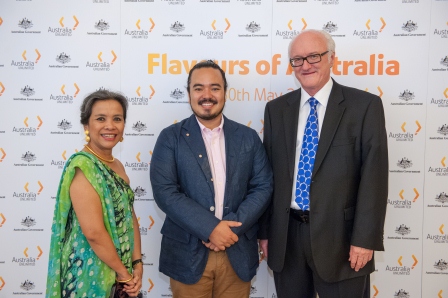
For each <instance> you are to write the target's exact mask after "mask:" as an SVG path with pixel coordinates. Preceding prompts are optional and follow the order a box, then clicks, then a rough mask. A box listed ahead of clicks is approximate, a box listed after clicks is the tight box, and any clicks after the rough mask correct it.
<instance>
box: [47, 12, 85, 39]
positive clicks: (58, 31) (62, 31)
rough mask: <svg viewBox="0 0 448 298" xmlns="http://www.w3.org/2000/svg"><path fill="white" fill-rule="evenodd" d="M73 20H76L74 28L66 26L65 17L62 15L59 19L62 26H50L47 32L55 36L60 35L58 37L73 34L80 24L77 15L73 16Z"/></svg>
mask: <svg viewBox="0 0 448 298" xmlns="http://www.w3.org/2000/svg"><path fill="white" fill-rule="evenodd" d="M73 20H74V21H75V22H74V25H73V28H69V27H66V26H65V24H64V17H61V18H60V19H59V26H60V27H48V30H47V32H48V33H50V34H52V35H54V36H58V37H59V36H72V34H73V31H74V30H76V27H78V24H79V21H78V19H77V18H76V16H73Z"/></svg>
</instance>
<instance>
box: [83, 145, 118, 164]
mask: <svg viewBox="0 0 448 298" xmlns="http://www.w3.org/2000/svg"><path fill="white" fill-rule="evenodd" d="M84 147H86V148H87V150H89V151H90V152H92V154H93V155H95V156H96V157H98V158H99V159H100V160H102V161H105V162H113V161H114V160H115V157H113V156H112V159H105V158H103V157H101V156H99V155H98V154H97V153H96V152H95V151H93V150H92V148H90V147H89V146H88V145H87V144H85V145H84Z"/></svg>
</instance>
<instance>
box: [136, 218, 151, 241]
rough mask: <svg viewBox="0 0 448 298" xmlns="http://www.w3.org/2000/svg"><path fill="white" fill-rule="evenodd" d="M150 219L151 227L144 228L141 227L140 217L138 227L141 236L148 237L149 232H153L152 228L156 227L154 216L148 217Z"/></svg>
mask: <svg viewBox="0 0 448 298" xmlns="http://www.w3.org/2000/svg"><path fill="white" fill-rule="evenodd" d="M148 218H149V222H150V224H149V226H147V227H144V226H141V225H140V217H138V218H137V219H138V226H139V230H140V235H142V236H147V235H148V230H151V228H152V227H153V226H154V219H153V218H152V216H151V215H150V216H148Z"/></svg>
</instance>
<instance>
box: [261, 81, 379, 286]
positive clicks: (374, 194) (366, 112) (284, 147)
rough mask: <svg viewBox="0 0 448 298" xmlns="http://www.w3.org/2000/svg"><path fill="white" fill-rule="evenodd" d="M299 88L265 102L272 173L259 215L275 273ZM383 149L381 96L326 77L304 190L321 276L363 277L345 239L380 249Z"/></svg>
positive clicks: (280, 259) (280, 260) (281, 255)
mask: <svg viewBox="0 0 448 298" xmlns="http://www.w3.org/2000/svg"><path fill="white" fill-rule="evenodd" d="M300 97H301V93H300V89H299V90H296V91H293V92H290V93H288V94H285V95H283V96H281V97H279V98H277V99H274V100H273V101H271V102H269V103H268V104H267V105H266V109H265V118H264V119H265V120H264V146H265V148H266V151H267V153H268V157H269V160H270V162H271V165H272V169H273V172H274V192H273V200H272V203H271V206H270V207H269V209H268V210H267V211H266V213H265V214H264V215H263V217H262V218H261V219H260V224H261V230H260V232H259V238H260V239H269V241H268V246H269V247H268V252H269V256H268V265H269V266H270V268H271V269H272V270H274V271H277V272H279V271H281V270H282V268H283V264H284V259H285V251H286V249H288V248H287V247H286V240H287V234H288V233H287V230H288V220H289V209H290V204H291V197H292V193H291V192H292V187H293V183H295V180H296V179H295V177H293V175H294V167H296V166H297V165H296V164H295V147H296V139H297V123H298V113H299V106H300ZM387 194H388V152H387V134H386V130H385V120H384V111H383V106H382V103H381V99H380V98H379V97H378V96H375V95H373V94H370V93H367V92H364V91H360V90H357V89H353V88H349V87H345V86H341V85H339V84H338V83H336V82H334V84H333V88H332V90H331V94H330V97H329V100H328V106H327V109H326V112H325V118H324V122H323V126H322V131H321V134H320V138H319V146H318V149H317V155H316V160H315V164H314V169H313V175H312V183H311V189H310V201H311V202H310V232H311V248H312V253H313V259H314V262H315V265H316V269H317V273H318V274H319V276H320V277H321V278H322V279H324V280H325V281H326V282H336V281H340V280H344V279H348V278H352V277H355V276H360V275H366V274H369V273H371V272H372V271H373V270H374V261H373V260H372V261H371V262H369V263H368V264H367V265H366V266H365V267H364V268H363V269H361V270H359V272H355V271H354V270H353V269H351V268H350V263H349V262H348V258H349V251H350V245H355V246H359V247H363V248H368V249H372V250H377V251H379V250H384V247H383V226H384V219H385V215H386V204H387Z"/></svg>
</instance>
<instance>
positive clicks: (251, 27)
mask: <svg viewBox="0 0 448 298" xmlns="http://www.w3.org/2000/svg"><path fill="white" fill-rule="evenodd" d="M260 30H261V24H258V23H257V22H255V21H252V22H250V23H249V24H247V25H246V31H247V32H249V33H246V34H238V37H268V36H269V34H263V33H260Z"/></svg>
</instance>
